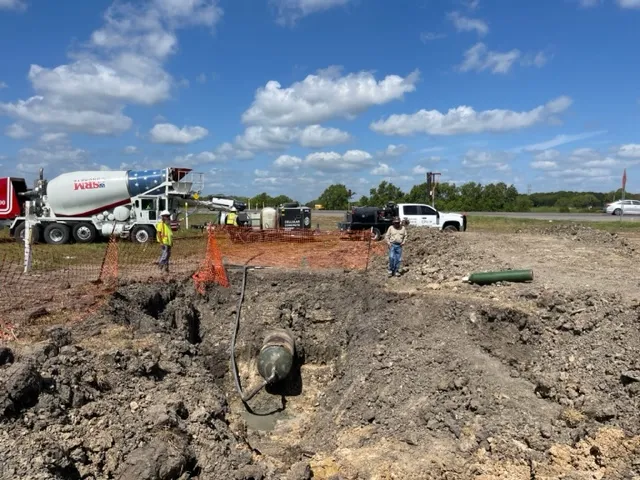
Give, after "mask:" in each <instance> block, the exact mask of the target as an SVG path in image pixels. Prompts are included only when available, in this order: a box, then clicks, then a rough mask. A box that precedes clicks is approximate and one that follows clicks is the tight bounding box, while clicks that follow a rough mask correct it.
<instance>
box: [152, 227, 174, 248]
mask: <svg viewBox="0 0 640 480" xmlns="http://www.w3.org/2000/svg"><path fill="white" fill-rule="evenodd" d="M156 229H157V230H158V233H157V235H156V238H157V239H158V242H159V243H161V244H162V245H167V246H169V247H171V246H172V245H173V231H172V230H171V225H168V224H166V223H164V222H160V223H159V224H158V225H157V226H156Z"/></svg>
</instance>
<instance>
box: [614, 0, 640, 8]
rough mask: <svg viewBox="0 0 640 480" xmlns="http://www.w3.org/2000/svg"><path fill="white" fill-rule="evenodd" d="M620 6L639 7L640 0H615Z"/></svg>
mask: <svg viewBox="0 0 640 480" xmlns="http://www.w3.org/2000/svg"><path fill="white" fill-rule="evenodd" d="M616 2H617V3H618V6H620V8H631V9H636V8H637V9H640V0H616Z"/></svg>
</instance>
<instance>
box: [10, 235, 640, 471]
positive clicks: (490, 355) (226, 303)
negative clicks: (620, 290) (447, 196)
mask: <svg viewBox="0 0 640 480" xmlns="http://www.w3.org/2000/svg"><path fill="white" fill-rule="evenodd" d="M411 235H412V238H413V240H414V241H417V239H416V237H415V233H414V232H412V233H411ZM420 238H421V240H420V241H422V242H424V244H423V246H424V248H425V251H429V249H430V248H433V245H434V244H435V243H434V242H436V241H442V239H443V238H444V239H446V240H447V242H446V243H445V245H448V246H449V248H450V249H451V250H445V251H451V252H455V249H456V248H460V247H459V245H460V244H459V243H458V241H457V240H456V236H455V235H452V236H449V235H445V236H443V237H439V238H438V239H437V240H436V237H435V236H434V237H433V238H431V237H430V236H426V237H422V236H421V237H420ZM430 245H431V247H430ZM422 255H426V254H422ZM455 255H458V253H456V254H455ZM426 256H427V257H428V256H429V255H426ZM230 279H231V281H232V285H233V286H232V288H229V289H223V288H214V287H211V288H209V290H208V291H207V293H206V295H204V296H197V295H196V294H195V293H194V289H193V285H192V283H191V282H186V283H170V284H165V285H144V284H131V285H128V286H125V287H123V288H121V289H120V290H119V291H118V292H117V293H116V294H115V295H114V296H113V297H112V298H111V299H110V301H109V303H108V304H107V306H106V307H105V309H104V310H103V311H102V312H101V314H100V315H96V316H95V317H94V318H93V319H91V320H90V321H87V322H85V323H82V324H78V325H76V326H75V327H73V328H71V329H66V328H63V327H54V328H51V329H49V330H48V331H47V332H46V336H47V339H46V340H45V341H43V342H41V343H39V344H37V345H34V346H31V347H22V348H19V347H16V348H14V349H13V351H11V350H8V349H3V350H0V359H1V361H0V380H1V382H0V422H1V423H0V424H1V425H2V427H1V428H0V472H1V473H2V475H0V476H1V477H2V478H42V479H74V478H78V479H79V478H96V479H102V478H118V479H129V478H132V479H133V478H135V479H181V480H182V479H188V478H195V479H198V478H201V479H205V478H206V479H209V478H212V479H218V478H219V479H246V480H249V479H285V480H286V479H290V480H303V479H308V478H311V475H313V478H315V479H329V478H334V479H335V478H345V479H356V478H371V479H382V478H403V479H411V478H434V479H436V478H438V479H439V478H485V479H490V478H513V479H520V478H522V479H523V480H524V479H527V480H528V479H530V478H535V474H536V472H538V473H539V474H540V475H543V474H544V475H548V476H547V477H545V478H561V475H565V474H573V475H579V474H581V475H587V474H588V475H594V474H599V475H600V477H597V478H625V475H627V476H629V475H632V474H634V473H635V474H639V473H640V442H639V441H638V439H633V438H627V437H625V434H624V433H623V432H624V431H626V432H627V433H629V434H640V412H638V411H637V408H636V407H635V405H636V403H637V398H638V397H637V395H638V394H639V393H640V362H638V360H637V359H638V358H640V355H639V354H640V347H639V345H640V334H639V333H638V332H637V328H636V327H635V324H636V323H635V322H636V321H637V317H638V308H639V307H635V306H633V305H631V306H629V305H626V306H625V305H622V304H621V303H620V302H619V299H618V298H617V297H615V296H612V297H601V296H597V295H594V294H591V295H589V294H587V293H585V294H583V295H577V296H570V295H559V294H556V293H553V292H540V291H539V290H538V289H536V288H534V287H531V291H530V292H528V293H523V298H522V302H523V305H526V306H527V308H526V309H518V308H498V307H496V306H495V305H492V304H490V303H486V302H480V301H474V302H469V301H455V300H446V299H444V298H442V297H441V296H429V295H417V294H398V293H391V292H388V291H385V290H383V289H382V288H381V287H379V286H376V283H371V282H370V281H369V280H368V278H367V276H365V275H362V274H355V273H351V274H346V273H345V274H336V273H333V274H328V273H327V274H308V273H291V272H278V271H275V270H262V271H251V272H249V274H248V281H247V289H246V297H245V301H244V304H243V306H242V316H241V327H240V331H239V337H238V343H237V352H236V357H237V359H238V365H239V369H240V372H241V378H240V380H241V384H242V386H243V388H244V389H247V388H248V387H250V386H252V385H254V384H255V383H256V382H257V381H258V376H257V374H256V370H257V369H256V365H255V358H256V355H257V353H258V351H259V349H260V347H261V345H262V339H263V338H264V334H265V332H266V331H268V330H269V329H271V328H274V327H278V328H287V329H289V330H290V331H291V332H292V333H293V334H294V336H295V339H296V365H295V368H294V370H293V372H292V374H291V376H290V378H289V379H288V380H287V381H286V382H285V383H284V384H282V385H277V386H272V387H269V388H268V390H267V391H263V392H261V393H260V394H259V395H258V396H256V397H255V398H254V399H252V400H251V401H250V402H249V404H250V408H251V411H250V412H248V411H247V410H246V409H245V408H244V407H243V405H242V403H241V402H240V401H239V398H238V394H237V392H236V390H235V387H234V381H233V378H232V375H231V372H230V370H229V353H230V352H229V350H230V341H231V333H232V330H233V324H234V317H235V314H236V311H237V310H236V309H237V301H238V298H239V297H238V294H239V293H240V292H239V285H240V284H241V278H240V276H239V274H238V273H237V272H232V273H231V275H230ZM602 429H605V430H602ZM603 431H604V433H603ZM592 447H593V448H592ZM554 475H556V476H555V477H554ZM574 478H578V477H574Z"/></svg>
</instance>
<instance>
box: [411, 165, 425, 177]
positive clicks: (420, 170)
mask: <svg viewBox="0 0 640 480" xmlns="http://www.w3.org/2000/svg"><path fill="white" fill-rule="evenodd" d="M428 171H429V170H428V169H427V168H425V167H423V166H422V165H416V166H415V167H413V170H411V173H413V174H414V175H425V174H426V173H427V172H428Z"/></svg>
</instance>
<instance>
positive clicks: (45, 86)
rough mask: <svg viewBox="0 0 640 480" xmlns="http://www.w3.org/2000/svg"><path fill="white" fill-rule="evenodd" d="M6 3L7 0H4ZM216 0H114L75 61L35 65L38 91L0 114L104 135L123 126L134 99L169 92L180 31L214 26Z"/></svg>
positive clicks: (143, 101) (151, 99) (141, 101)
mask: <svg viewBox="0 0 640 480" xmlns="http://www.w3.org/2000/svg"><path fill="white" fill-rule="evenodd" d="M5 1H6V0H5ZM221 15H222V10H221V9H220V8H219V7H218V6H217V0H189V1H187V2H179V1H176V0H149V1H148V2H144V3H143V4H139V3H124V2H115V3H114V4H113V5H112V6H111V7H110V8H109V9H108V10H107V11H106V13H105V15H104V24H103V26H102V27H101V28H99V29H98V30H96V31H94V32H93V33H92V35H91V37H90V39H89V41H88V42H87V43H86V44H84V45H83V48H82V49H81V50H80V51H77V52H74V53H73V56H72V59H73V62H71V63H68V64H65V65H60V66H57V67H54V68H48V67H43V66H41V65H31V67H30V69H29V74H28V79H29V81H30V82H31V85H32V86H33V89H34V90H35V95H34V96H32V97H30V98H28V99H26V100H18V101H16V102H13V103H4V104H2V103H0V114H5V115H9V116H11V117H14V118H17V119H19V120H22V121H24V122H29V123H33V124H36V125H40V126H43V127H55V128H58V129H64V130H68V131H78V132H84V133H90V134H97V135H111V134H117V133H121V132H124V131H126V130H128V129H129V128H130V127H131V125H132V120H131V118H129V117H128V116H126V115H125V114H124V113H123V111H124V108H125V107H126V106H127V105H141V106H150V105H155V104H157V103H159V102H162V101H164V100H166V99H167V98H169V96H170V93H171V89H172V87H173V86H174V85H175V81H174V80H173V78H172V77H171V75H170V74H169V73H167V72H166V71H165V69H164V64H165V62H166V61H167V59H168V57H169V56H170V55H171V54H173V53H175V52H176V49H177V37H176V31H177V30H178V29H180V28H186V27H189V26H206V27H213V26H214V25H215V24H216V23H217V22H218V21H219V19H220V18H221Z"/></svg>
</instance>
